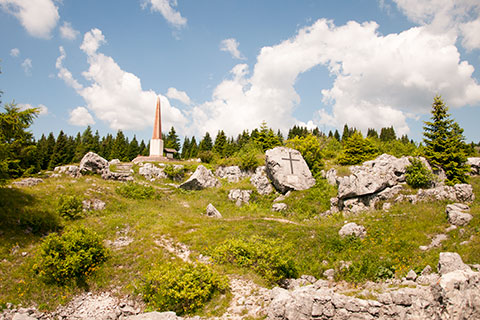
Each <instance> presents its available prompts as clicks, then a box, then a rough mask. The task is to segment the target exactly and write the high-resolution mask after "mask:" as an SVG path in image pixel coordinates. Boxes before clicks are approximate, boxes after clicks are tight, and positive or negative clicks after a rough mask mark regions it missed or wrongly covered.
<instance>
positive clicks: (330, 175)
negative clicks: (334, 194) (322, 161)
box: [325, 169, 338, 186]
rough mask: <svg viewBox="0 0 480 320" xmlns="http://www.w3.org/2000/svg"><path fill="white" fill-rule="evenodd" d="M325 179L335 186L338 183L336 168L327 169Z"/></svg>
mask: <svg viewBox="0 0 480 320" xmlns="http://www.w3.org/2000/svg"><path fill="white" fill-rule="evenodd" d="M325 179H327V182H328V184H330V185H332V186H336V185H337V183H338V177H337V170H335V169H330V170H328V171H327V173H325Z"/></svg>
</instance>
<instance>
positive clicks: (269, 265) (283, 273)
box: [212, 237, 297, 283]
mask: <svg viewBox="0 0 480 320" xmlns="http://www.w3.org/2000/svg"><path fill="white" fill-rule="evenodd" d="M288 252H289V248H288V246H285V244H284V243H283V242H281V241H279V240H273V239H265V238H261V237H253V238H251V239H248V240H243V239H229V240H226V241H225V242H223V243H222V244H221V245H219V246H218V247H216V248H215V249H214V250H213V252H212V258H213V260H214V261H216V262H218V263H231V264H233V265H236V266H239V267H244V268H252V269H253V270H254V271H255V272H256V273H258V274H259V275H261V276H262V277H263V278H265V279H266V280H268V281H269V282H271V283H279V282H281V281H282V280H284V279H287V278H294V277H296V276H297V267H296V266H295V263H294V261H293V259H292V257H291V256H289V255H288Z"/></svg>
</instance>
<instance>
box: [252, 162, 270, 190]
mask: <svg viewBox="0 0 480 320" xmlns="http://www.w3.org/2000/svg"><path fill="white" fill-rule="evenodd" d="M250 183H251V184H252V185H253V186H254V187H255V188H257V192H258V193H259V194H261V195H267V194H270V193H272V192H273V187H272V184H271V183H270V180H268V178H267V172H266V169H265V166H261V167H258V168H257V169H255V173H254V174H253V175H252V176H251V177H250Z"/></svg>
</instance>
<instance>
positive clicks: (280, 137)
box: [277, 129, 284, 145]
mask: <svg viewBox="0 0 480 320" xmlns="http://www.w3.org/2000/svg"><path fill="white" fill-rule="evenodd" d="M277 138H278V141H279V142H280V145H282V144H283V140H284V139H283V134H282V132H281V131H280V129H278V131H277Z"/></svg>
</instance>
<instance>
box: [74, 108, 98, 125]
mask: <svg viewBox="0 0 480 320" xmlns="http://www.w3.org/2000/svg"><path fill="white" fill-rule="evenodd" d="M68 123H70V124H72V125H74V126H81V127H84V126H88V125H92V124H95V121H94V120H93V117H92V115H91V114H90V112H88V110H87V109H86V108H85V107H76V108H75V109H73V110H72V111H70V118H69V119H68Z"/></svg>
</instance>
